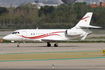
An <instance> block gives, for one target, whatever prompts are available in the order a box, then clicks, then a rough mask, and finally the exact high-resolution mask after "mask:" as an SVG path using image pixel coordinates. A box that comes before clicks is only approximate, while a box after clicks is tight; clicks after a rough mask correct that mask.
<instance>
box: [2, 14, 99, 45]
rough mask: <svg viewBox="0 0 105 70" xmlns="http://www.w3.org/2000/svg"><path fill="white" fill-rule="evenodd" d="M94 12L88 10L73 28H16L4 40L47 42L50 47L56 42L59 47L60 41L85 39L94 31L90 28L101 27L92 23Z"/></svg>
mask: <svg viewBox="0 0 105 70" xmlns="http://www.w3.org/2000/svg"><path fill="white" fill-rule="evenodd" d="M92 14H93V13H92V12H88V13H87V14H86V15H85V16H84V17H83V18H82V19H81V20H80V21H79V23H78V24H77V25H76V26H74V27H73V28H71V29H22V30H16V31H14V32H13V33H12V34H9V35H7V36H5V37H3V39H4V40H9V41H17V42H18V43H17V47H19V41H23V42H25V41H38V42H47V46H48V47H50V46H51V44H50V42H55V44H54V46H55V47H58V42H59V41H71V40H73V39H75V38H80V40H84V39H85V38H86V37H87V36H88V35H89V34H91V33H92V31H90V30H89V28H100V27H98V26H92V25H90V21H91V18H92Z"/></svg>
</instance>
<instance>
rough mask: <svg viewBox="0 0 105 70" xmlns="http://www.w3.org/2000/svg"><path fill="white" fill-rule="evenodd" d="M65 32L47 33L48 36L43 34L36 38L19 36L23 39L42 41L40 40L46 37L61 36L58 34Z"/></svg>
mask: <svg viewBox="0 0 105 70" xmlns="http://www.w3.org/2000/svg"><path fill="white" fill-rule="evenodd" d="M64 32H65V31H58V32H52V33H47V34H43V35H39V36H35V37H26V36H23V35H18V36H21V37H23V38H29V39H40V38H44V37H49V36H54V35H56V36H60V35H59V34H56V33H64Z"/></svg>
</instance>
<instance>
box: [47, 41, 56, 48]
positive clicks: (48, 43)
mask: <svg viewBox="0 0 105 70" xmlns="http://www.w3.org/2000/svg"><path fill="white" fill-rule="evenodd" d="M47 46H48V47H51V44H50V42H47ZM54 47H58V42H55V44H54Z"/></svg>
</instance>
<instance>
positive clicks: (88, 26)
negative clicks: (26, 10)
mask: <svg viewBox="0 0 105 70" xmlns="http://www.w3.org/2000/svg"><path fill="white" fill-rule="evenodd" d="M79 27H81V28H101V27H99V26H92V25H87V26H82V25H81V26H79Z"/></svg>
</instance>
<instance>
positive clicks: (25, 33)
mask: <svg viewBox="0 0 105 70" xmlns="http://www.w3.org/2000/svg"><path fill="white" fill-rule="evenodd" d="M22 35H23V36H24V37H23V38H22V40H23V41H25V40H26V39H27V38H25V37H27V32H26V31H23V32H22Z"/></svg>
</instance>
